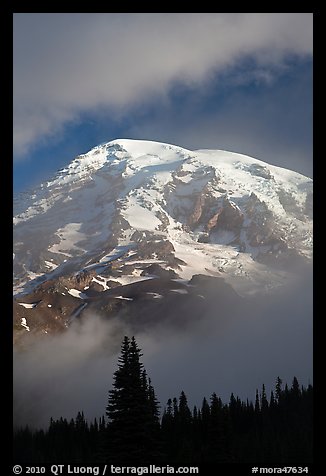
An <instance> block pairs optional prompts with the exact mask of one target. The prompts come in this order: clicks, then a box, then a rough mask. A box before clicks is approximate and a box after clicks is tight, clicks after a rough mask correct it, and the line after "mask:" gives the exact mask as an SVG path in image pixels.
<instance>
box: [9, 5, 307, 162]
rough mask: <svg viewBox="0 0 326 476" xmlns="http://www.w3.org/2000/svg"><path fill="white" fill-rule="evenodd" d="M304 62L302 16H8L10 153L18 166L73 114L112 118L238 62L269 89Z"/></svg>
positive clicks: (216, 73) (305, 48) (202, 79)
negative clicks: (279, 72) (291, 62)
mask: <svg viewBox="0 0 326 476" xmlns="http://www.w3.org/2000/svg"><path fill="white" fill-rule="evenodd" d="M311 54H312V14H310V13H279V14H278V13H267V14H263V13H257V14H253V13H244V14H242V13H237V14H233V13H229V14H190V13H181V14H176V13H173V14H165V13H159V14H152V13H148V14H142V13H134V14H75V13H74V14H56V13H50V14H33V13H28V14H15V15H14V145H15V151H16V154H17V156H18V157H19V156H20V157H23V156H24V155H25V154H26V153H27V152H28V151H29V150H30V148H31V147H32V146H33V145H34V144H35V143H37V142H38V141H40V140H43V139H45V138H47V137H48V136H50V135H51V134H57V133H59V131H60V130H61V128H62V127H63V126H64V125H65V124H67V122H70V121H73V120H76V119H78V116H79V115H80V114H81V113H84V112H94V111H95V110H96V108H99V107H101V108H103V107H107V108H112V111H115V112H116V113H117V114H119V112H121V111H126V110H128V108H129V107H132V106H135V105H136V104H141V103H143V102H144V101H148V99H149V98H152V97H153V96H154V97H157V98H161V99H162V98H164V97H165V96H166V95H167V94H168V92H169V90H170V88H171V87H172V86H173V85H174V84H175V82H179V83H181V84H182V83H184V84H200V83H201V82H203V81H209V79H210V78H213V77H214V78H216V76H217V75H219V74H220V73H222V72H223V71H225V70H226V69H227V68H230V67H232V66H234V64H235V63H236V62H237V61H240V60H242V59H243V58H245V57H251V58H253V59H254V61H255V63H256V65H257V69H256V73H255V74H256V75H258V76H257V80H259V81H270V80H271V73H270V68H271V67H272V68H274V69H275V67H281V66H282V64H283V63H284V61H285V60H286V58H287V56H288V55H300V56H302V55H311ZM258 72H259V74H258Z"/></svg>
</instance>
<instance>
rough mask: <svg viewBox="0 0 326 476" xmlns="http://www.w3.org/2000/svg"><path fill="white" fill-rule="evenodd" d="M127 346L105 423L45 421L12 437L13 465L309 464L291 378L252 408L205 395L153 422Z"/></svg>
mask: <svg viewBox="0 0 326 476" xmlns="http://www.w3.org/2000/svg"><path fill="white" fill-rule="evenodd" d="M141 355H142V354H141V353H140V350H139V348H138V346H137V343H136V341H135V339H134V338H132V339H129V338H128V337H125V338H124V341H123V344H122V350H121V356H120V358H119V365H118V370H117V371H116V372H115V374H114V383H113V389H112V390H110V392H109V398H108V405H107V408H106V416H107V418H106V419H105V418H104V416H103V417H101V418H100V419H99V420H97V419H95V420H94V421H92V422H90V423H89V422H87V421H86V419H85V417H84V414H83V413H81V412H79V413H78V415H77V417H76V418H75V419H71V420H70V421H68V420H66V419H63V418H60V419H59V420H53V419H51V421H50V425H49V428H48V429H47V430H46V431H44V430H32V429H30V428H28V427H26V428H24V429H16V430H15V431H14V461H15V463H19V464H34V465H41V464H46V463H53V462H58V461H60V463H70V464H79V465H82V464H96V463H97V464H100V463H101V464H103V463H109V464H111V463H112V464H123V465H128V464H135V465H148V464H162V465H163V464H169V465H187V464H189V465H190V464H191V465H196V464H198V465H200V464H202V463H252V464H255V465H259V464H264V465H267V464H284V465H298V464H302V465H308V464H310V463H312V441H313V436H312V407H313V387H312V386H311V385H309V386H308V387H307V388H304V387H302V386H300V385H299V383H298V380H297V379H296V377H294V378H293V381H292V384H291V386H290V387H288V385H287V384H285V386H284V385H283V383H282V380H281V379H280V378H279V377H278V378H277V380H276V385H275V389H274V391H272V392H271V394H270V395H269V396H267V395H266V391H265V386H264V385H263V386H262V389H261V390H260V391H258V390H257V391H256V398H255V401H254V402H252V401H248V400H247V401H242V400H241V399H240V398H238V397H235V396H234V395H233V394H231V398H230V401H229V403H223V402H222V401H221V399H220V398H219V397H218V396H217V395H216V394H215V393H213V395H212V396H211V397H210V399H209V400H207V399H206V398H204V399H203V402H202V405H201V406H200V407H199V408H198V407H196V406H195V407H194V408H193V409H192V410H191V409H190V408H189V405H188V402H187V396H186V395H185V393H184V392H181V394H180V397H179V398H178V399H177V398H174V399H173V400H172V399H169V400H168V402H167V405H166V407H165V409H164V412H163V415H162V418H160V412H159V404H158V402H157V399H156V396H155V392H154V388H153V387H152V385H151V381H150V379H149V378H148V377H147V374H146V371H145V370H144V367H143V364H142V363H141V362H140V357H141Z"/></svg>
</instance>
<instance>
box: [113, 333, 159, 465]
mask: <svg viewBox="0 0 326 476" xmlns="http://www.w3.org/2000/svg"><path fill="white" fill-rule="evenodd" d="M141 355H142V354H141V351H140V349H139V347H138V345H137V343H136V340H135V338H134V337H132V339H131V340H130V339H129V338H128V337H127V336H125V337H124V339H123V342H122V347H121V355H120V357H119V363H118V369H117V370H116V371H115V373H114V379H113V389H112V390H110V391H109V399H108V405H107V408H106V415H107V417H108V420H109V422H108V428H107V445H106V461H108V462H110V463H119V464H122V463H123V464H126V463H128V464H129V463H130V464H136V465H141V464H150V463H155V462H157V461H158V460H159V456H160V455H159V450H158V432H159V424H158V414H159V410H158V402H157V400H156V397H155V393H154V389H153V387H152V386H151V385H150V384H149V383H148V379H147V376H146V373H144V366H143V364H142V363H141V361H140V357H141Z"/></svg>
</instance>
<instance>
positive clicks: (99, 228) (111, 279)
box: [14, 139, 313, 332]
mask: <svg viewBox="0 0 326 476" xmlns="http://www.w3.org/2000/svg"><path fill="white" fill-rule="evenodd" d="M312 186H313V183H312V180H311V179H310V178H307V177H304V176H302V175H300V174H298V173H296V172H293V171H290V170H285V169H282V168H280V167H275V166H271V165H268V164H266V163H264V162H261V161H259V160H257V159H254V158H251V157H248V156H244V155H241V154H237V153H232V152H226V151H220V150H196V151H189V150H186V149H183V148H181V147H177V146H173V145H169V144H162V143H158V142H151V141H138V140H128V139H123V140H114V141H111V142H109V143H106V144H102V145H99V146H97V147H95V148H93V149H92V150H91V151H89V152H88V153H86V154H84V155H80V156H78V157H77V158H75V159H74V160H73V161H72V162H71V163H70V164H69V165H68V166H67V167H66V168H64V169H62V170H60V171H58V173H57V174H56V175H55V176H54V177H53V178H52V179H51V180H49V181H48V182H46V183H44V184H42V185H41V186H40V188H38V189H37V190H35V191H34V192H33V193H31V194H30V195H29V196H28V197H26V195H25V196H19V197H16V198H15V204H14V206H15V209H16V210H17V212H16V214H15V217H14V293H15V294H16V298H15V316H16V321H15V322H16V327H17V329H19V330H24V331H28V329H29V328H30V327H32V326H31V322H30V320H31V318H30V316H31V315H33V316H34V317H35V316H36V315H37V312H36V311H37V309H42V308H43V314H42V316H43V317H42V318H40V317H39V319H41V321H42V323H43V324H42V326H43V327H42V329H43V331H44V332H47V331H46V326H45V327H44V322H45V321H44V319H45V317H44V315H46V316H47V317H46V319H48V320H49V319H52V321H53V322H54V320H56V321H60V322H64V323H65V325H67V323H68V324H69V321H70V320H71V319H72V316H74V315H76V314H75V313H76V312H77V313H80V312H82V311H83V309H84V308H85V307H86V306H87V305H88V304H89V301H90V300H99V296H101V300H103V299H104V297H105V296H110V299H111V300H112V299H113V298H114V302H115V303H116V302H117V301H118V300H120V301H121V300H124V301H127V300H128V299H129V300H132V299H134V297H128V296H126V295H124V291H126V289H127V290H128V292H129V293H130V289H132V286H134V289H136V288H135V285H136V283H138V284H137V289H138V291H139V289H140V287H141V286H147V287H148V290H147V291H146V293H147V298H148V299H149V298H151V299H152V300H155V299H156V300H158V299H161V298H162V296H163V297H164V293H163V294H162V293H161V292H160V293H159V292H157V291H158V289H156V288H155V286H154V283H156V284H157V283H158V279H159V282H160V285H162V280H164V283H165V287H166V288H167V289H168V290H169V293H170V292H171V290H172V291H173V292H174V293H178V294H182V293H184V294H186V293H189V289H190V287H189V286H188V287H187V285H189V282H192V283H194V279H195V278H193V276H195V275H207V276H210V277H219V278H221V277H223V278H224V279H225V281H226V283H229V284H230V285H231V286H232V287H233V288H234V289H235V290H236V291H237V292H238V293H239V294H243V295H245V294H250V293H254V292H257V290H262V291H266V290H268V289H271V288H274V287H275V286H276V287H277V286H280V285H282V283H283V282H285V281H286V279H287V278H288V276H289V273H291V269H292V267H293V266H295V265H296V264H297V263H298V262H300V261H302V262H305V261H310V260H311V259H312ZM191 280H192V281H191ZM146 281H147V283H145V282H146ZM149 281H152V282H151V283H149ZM168 282H169V284H167V283H168ZM220 282H221V280H220ZM141 283H143V284H141ZM144 283H145V284H144ZM174 288H175V289H174ZM114 289H116V290H117V292H118V293H120V294H119V295H116V294H117V292H114ZM146 289H147V288H146ZM144 292H145V291H144ZM45 294H47V298H46V299H45V297H44V296H45ZM134 294H135V293H134ZM50 295H51V298H50V297H49V296H50ZM133 296H134V295H133ZM112 302H113V301H112ZM64 308H66V311H65V310H63V309H64ZM45 311H46V312H45ZM33 320H34V325H35V322H37V319H35V318H33Z"/></svg>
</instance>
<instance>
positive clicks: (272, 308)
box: [14, 267, 313, 427]
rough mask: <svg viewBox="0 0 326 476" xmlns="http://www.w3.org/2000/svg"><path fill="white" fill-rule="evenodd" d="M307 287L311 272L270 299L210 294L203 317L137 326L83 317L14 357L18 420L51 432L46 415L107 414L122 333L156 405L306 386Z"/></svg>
mask: <svg viewBox="0 0 326 476" xmlns="http://www.w3.org/2000/svg"><path fill="white" fill-rule="evenodd" d="M312 285H313V283H312V270H311V268H310V267H309V268H304V270H303V271H302V272H300V274H299V275H298V276H297V278H296V280H295V282H291V283H289V284H288V285H287V286H285V287H282V289H281V290H278V291H275V292H274V293H273V294H271V295H269V296H264V297H255V298H251V299H249V300H248V299H240V300H239V301H236V302H234V304H233V305H226V304H225V303H224V302H223V301H222V300H221V298H218V299H217V298H216V297H215V296H214V292H212V296H210V297H209V298H208V299H206V300H202V302H203V306H202V312H201V313H198V310H195V311H193V313H192V307H191V306H188V307H187V306H186V307H185V305H184V304H183V307H180V321H179V322H176V318H175V315H176V314H175V313H174V315H173V316H174V317H173V319H172V318H169V316H168V317H167V319H164V320H161V319H158V318H157V316H155V317H156V319H153V318H152V319H149V320H145V321H144V322H142V323H141V325H139V326H138V325H137V322H133V323H132V324H131V323H130V321H128V322H127V321H126V320H125V319H124V317H123V316H121V315H117V316H116V317H114V318H113V319H110V320H107V319H103V318H101V317H99V316H97V315H95V314H88V315H86V316H85V317H84V318H83V319H81V320H76V321H74V323H73V325H71V326H70V328H69V329H68V330H67V332H66V333H64V334H62V335H57V336H54V337H48V338H46V339H44V340H40V339H38V340H35V342H33V345H31V346H30V347H29V348H28V349H25V350H15V351H14V424H15V425H16V426H23V425H26V424H28V425H29V426H31V427H47V425H48V423H49V420H50V417H51V416H52V417H53V418H60V417H61V416H62V417H65V418H68V419H69V418H74V417H75V416H76V414H77V412H78V411H82V410H83V411H84V414H85V417H86V418H87V419H89V420H91V419H93V418H94V417H100V416H102V415H104V414H105V407H106V405H107V397H108V391H109V390H110V389H111V385H112V377H113V373H114V371H115V370H116V368H117V361H118V356H119V353H120V345H121V340H122V338H123V336H124V335H129V336H131V335H135V337H136V340H137V342H138V344H139V346H140V348H141V349H142V353H143V357H142V361H143V363H144V366H145V368H146V370H147V373H148V375H149V377H150V378H151V380H152V384H153V386H154V388H155V391H156V394H157V397H158V399H159V401H160V403H161V407H162V409H163V408H164V405H165V404H166V401H167V399H168V398H170V397H171V398H173V397H174V396H176V397H178V396H179V395H180V392H181V390H184V391H185V393H186V395H187V397H188V401H189V403H190V405H194V404H196V405H201V402H202V399H203V397H204V396H206V398H209V397H210V395H211V394H212V393H213V392H216V393H217V394H218V395H219V396H220V397H221V398H222V400H223V401H224V402H227V401H228V400H229V397H230V394H231V392H233V393H234V394H235V395H238V396H239V397H241V398H243V399H246V398H249V400H253V399H254V397H255V390H256V388H259V389H260V388H261V386H262V383H265V385H266V388H267V390H268V392H269V391H270V389H271V388H272V387H273V386H274V383H275V379H276V377H277V376H280V377H281V378H282V379H283V381H284V382H288V384H291V381H292V378H293V376H294V375H295V376H296V377H297V378H298V379H299V383H300V384H302V385H307V384H308V383H312V327H313V323H312ZM181 309H182V312H183V313H187V316H186V319H185V315H182V313H181ZM150 317H151V316H150ZM180 322H181V323H182V324H180Z"/></svg>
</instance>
